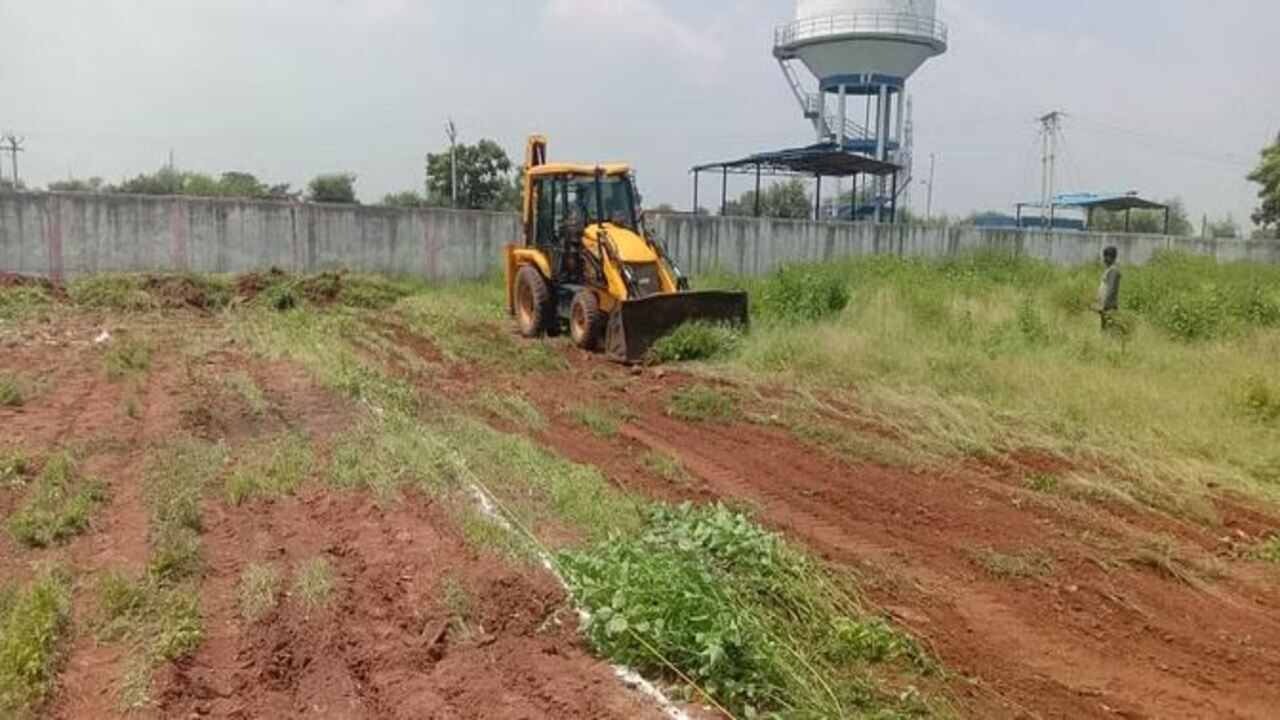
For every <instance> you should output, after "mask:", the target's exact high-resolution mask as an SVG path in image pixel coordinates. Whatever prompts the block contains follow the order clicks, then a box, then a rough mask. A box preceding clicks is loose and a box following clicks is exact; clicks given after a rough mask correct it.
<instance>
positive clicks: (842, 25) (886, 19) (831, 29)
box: [773, 12, 947, 47]
mask: <svg viewBox="0 0 1280 720" xmlns="http://www.w3.org/2000/svg"><path fill="white" fill-rule="evenodd" d="M862 33H866V34H884V35H906V36H912V37H925V38H928V39H929V40H932V41H935V42H940V43H942V44H944V45H945V44H946V43H947V26H946V24H945V23H943V22H942V21H940V20H936V19H934V18H931V17H926V16H924V15H913V14H910V13H885V12H864V13H853V14H847V15H830V16H827V17H816V18H805V19H804V20H796V21H795V22H793V23H789V24H787V25H783V26H782V27H780V28H778V29H777V30H776V31H774V36H773V41H774V46H775V47H786V46H788V45H794V44H795V43H798V42H804V41H805V40H813V39H815V38H823V37H829V36H832V35H854V34H862Z"/></svg>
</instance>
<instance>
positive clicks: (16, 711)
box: [0, 570, 71, 718]
mask: <svg viewBox="0 0 1280 720" xmlns="http://www.w3.org/2000/svg"><path fill="white" fill-rule="evenodd" d="M70 620H71V581H70V578H69V577H67V576H65V575H64V574H62V573H59V572H56V571H53V570H46V571H44V572H42V573H41V574H40V575H39V576H38V577H36V579H35V580H33V581H32V582H31V583H30V584H29V585H28V586H27V587H25V588H23V589H21V590H18V589H17V588H14V587H3V588H0V713H3V714H4V715H5V716H6V717H13V718H23V717H29V716H31V715H32V714H33V713H34V711H35V710H36V708H38V707H39V706H40V704H41V703H42V702H43V701H44V699H45V698H46V696H47V695H48V693H49V690H50V689H51V688H52V687H53V682H54V676H55V673H56V668H57V661H58V654H59V653H58V649H59V645H60V644H61V642H62V638H63V635H64V634H65V632H66V630H67V628H68V626H69V624H70Z"/></svg>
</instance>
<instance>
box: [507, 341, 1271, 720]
mask: <svg viewBox="0 0 1280 720" xmlns="http://www.w3.org/2000/svg"><path fill="white" fill-rule="evenodd" d="M575 364H580V363H575ZM609 374H610V375H611V377H610V380H612V382H610V381H608V380H606V381H604V382H599V381H591V380H588V379H587V373H584V372H582V369H578V370H577V371H576V372H572V373H563V374H558V375H556V374H543V375H539V376H538V377H536V378H530V379H527V380H525V381H522V382H520V383H519V385H520V386H521V387H522V388H523V389H524V391H525V393H526V395H527V396H529V397H530V398H531V399H533V400H534V401H535V403H536V404H538V405H539V406H540V407H541V408H542V409H543V410H544V412H545V413H546V414H547V415H548V417H550V418H553V427H552V428H551V429H550V430H549V431H547V432H544V433H536V434H535V436H536V437H537V439H539V441H540V442H543V443H544V444H550V445H552V446H553V447H554V448H555V449H556V450H557V451H559V452H561V453H562V454H565V455H566V456H568V457H570V458H572V459H574V460H576V461H578V462H584V463H589V464H593V465H596V466H598V467H600V468H601V469H602V470H604V471H605V472H606V473H609V474H610V475H611V476H616V474H617V472H618V471H617V470H616V468H618V467H619V466H620V465H624V464H625V463H626V459H627V458H630V457H633V456H634V455H635V453H637V452H643V451H646V450H649V449H652V450H657V451H660V452H663V453H666V454H669V455H672V456H674V457H677V458H679V459H680V460H681V461H682V462H683V463H684V465H685V466H686V468H687V469H688V470H689V471H690V472H691V473H692V474H693V475H695V476H696V477H697V478H698V479H699V480H700V481H701V483H702V485H701V487H694V488H688V489H685V490H684V491H683V494H684V495H685V497H688V498H693V499H703V498H705V497H706V496H707V495H711V496H713V497H718V498H723V499H726V500H730V501H738V500H744V499H745V500H748V501H750V502H753V503H755V504H756V505H757V506H758V508H759V509H760V511H761V513H762V517H763V519H764V520H765V521H766V522H768V523H769V524H771V525H774V526H775V527H778V528H779V529H781V530H784V531H785V532H787V533H788V534H790V535H792V536H793V537H797V538H799V539H801V540H803V541H804V542H805V543H806V544H808V545H809V546H810V547H813V548H814V549H815V550H817V551H818V552H819V553H821V554H822V555H823V556H824V557H826V558H828V559H829V560H833V561H835V562H837V563H840V564H845V565H849V566H852V567H857V568H861V569H863V570H864V571H868V570H869V571H870V574H871V575H872V576H873V580H874V581H873V582H872V583H871V584H870V587H869V588H868V592H869V594H870V596H871V598H872V599H873V600H874V601H875V602H876V603H877V604H878V605H880V606H881V607H884V608H886V609H887V610H888V611H889V612H891V613H892V614H894V615H895V616H897V617H898V619H899V621H900V622H902V623H903V624H904V625H907V626H908V627H911V629H912V630H913V631H914V632H915V633H916V634H917V636H920V637H922V638H923V639H924V640H925V641H926V642H927V643H929V644H931V645H932V646H933V647H934V648H935V649H936V652H937V653H938V654H939V655H940V656H941V659H942V660H943V661H944V663H945V664H946V665H947V666H948V667H949V668H950V669H951V670H954V671H956V672H958V673H960V674H961V675H963V676H969V677H973V678H976V679H977V680H978V684H977V687H976V689H975V688H974V686H972V685H969V684H965V683H957V684H956V688H957V694H958V695H959V696H960V698H961V701H962V702H964V703H966V704H967V706H968V711H969V712H970V713H971V714H972V715H973V716H975V717H1046V718H1049V717H1053V718H1078V717H1099V718H1102V717H1114V716H1116V715H1119V716H1121V717H1131V718H1143V717H1151V718H1163V717H1227V718H1270V717H1273V716H1274V708H1276V707H1280V688H1277V687H1276V686H1275V684H1274V682H1273V679H1274V678H1275V677H1280V619H1277V616H1276V613H1275V612H1274V609H1275V608H1277V607H1280V593H1278V592H1277V587H1276V584H1275V582H1274V580H1272V581H1270V582H1257V575H1256V573H1250V572H1248V571H1247V569H1246V571H1242V572H1236V573H1229V574H1228V575H1227V577H1224V578H1222V579H1220V580H1216V581H1211V582H1210V583H1209V585H1208V586H1207V587H1206V588H1205V589H1203V590H1200V589H1195V588H1191V587H1187V586H1184V585H1180V584H1177V583H1175V582H1172V581H1170V580H1168V579H1166V578H1163V577H1159V576H1157V575H1156V574H1154V573H1153V572H1149V571H1146V570H1141V569H1134V568H1130V567H1127V566H1119V567H1115V568H1112V569H1110V570H1108V569H1104V568H1103V567H1102V566H1101V565H1100V564H1099V562H1098V560H1099V551H1098V550H1097V549H1096V548H1094V547H1091V546H1089V545H1087V544H1086V543H1084V542H1082V541H1081V540H1080V538H1081V537H1082V536H1083V533H1085V532H1093V533H1097V532H1098V531H1099V530H1102V531H1103V532H1104V534H1107V535H1109V536H1114V537H1118V538H1119V539H1120V540H1121V541H1126V540H1127V541H1130V542H1132V541H1133V539H1134V537H1135V528H1134V527H1132V526H1131V525H1129V524H1126V523H1124V522H1123V520H1122V519H1120V518H1119V517H1118V516H1113V515H1110V514H1109V513H1104V514H1103V515H1104V517H1103V518H1101V519H1098V518H1094V517H1092V516H1093V515H1094V514H1093V513H1072V514H1065V515H1064V514H1063V513H1059V512H1056V511H1054V510H1052V509H1049V508H1046V507H1041V506H1039V505H1037V504H1035V503H1019V504H1015V503H1014V502H1012V501H1011V493H1013V492H1016V491H1015V490H1014V489H1013V488H1010V487H1009V486H1008V484H1005V483H1002V482H1000V480H998V479H995V478H991V477H983V476H981V475H978V474H975V473H971V472H968V471H966V470H964V469H957V471H956V473H955V474H954V475H949V476H939V475H937V474H922V473H917V472H910V471H904V470H901V469H896V468H886V467H879V466H874V465H866V466H853V467H851V466H850V465H849V464H848V463H847V462H843V461H837V460H836V459H834V458H830V457H827V456H826V455H825V454H824V453H822V452H820V451H816V450H814V449H811V448H809V447H806V446H804V445H801V444H799V443H798V442H796V441H795V440H794V439H793V438H791V437H790V436H789V435H785V434H782V433H778V432H775V431H772V430H768V429H764V428H760V427H757V426H749V425H732V426H715V425H704V424H689V423H684V422H680V421H676V420H673V419H671V418H668V417H666V415H665V413H664V411H663V408H662V402H663V400H664V399H665V396H666V395H667V394H668V393H669V391H670V390H671V389H673V388H674V387H678V386H680V385H683V384H688V383H689V382H690V379H689V378H684V377H679V376H674V377H673V376H668V377H667V378H665V379H662V378H658V379H657V380H656V381H655V379H654V378H652V377H651V376H645V377H643V378H632V379H631V380H630V381H629V384H628V385H627V386H626V387H625V388H622V389H620V388H619V387H618V385H619V383H618V382H617V380H618V378H621V377H623V375H622V373H620V372H613V373H609ZM584 385H585V386H586V387H584ZM584 396H593V397H600V398H605V399H606V400H607V401H608V402H611V403H616V404H618V405H620V406H623V407H627V408H629V409H630V410H632V411H633V412H636V413H637V415H638V419H636V420H635V421H632V422H630V423H628V424H626V425H625V427H624V429H623V437H622V438H620V439H616V440H613V441H602V440H600V439H599V438H594V437H592V436H591V435H590V434H589V433H587V432H586V431H585V430H584V429H583V428H581V427H578V426H576V425H575V424H574V423H572V422H570V421H567V420H566V419H565V418H563V416H560V415H559V413H561V412H562V411H563V409H564V408H563V407H561V405H560V404H561V403H562V402H563V398H566V397H584ZM626 476H627V480H628V482H629V483H630V484H632V486H633V487H635V486H636V485H635V483H637V478H639V482H640V483H642V484H640V485H639V487H643V489H644V490H645V491H646V492H650V493H656V494H657V495H658V496H659V497H668V496H669V495H670V494H671V493H672V487H671V485H670V483H667V482H665V481H657V480H655V479H654V478H652V477H651V476H650V477H648V478H647V479H646V478H644V474H643V473H639V474H636V473H626ZM1136 524H1137V525H1138V526H1139V527H1138V528H1136V529H1137V530H1139V531H1140V532H1139V533H1138V535H1139V536H1145V535H1146V533H1147V530H1146V528H1145V527H1142V526H1143V525H1148V523H1141V522H1139V523H1136ZM1099 525H1101V527H1099ZM1149 525H1151V526H1154V527H1157V528H1164V527H1168V526H1169V525H1170V523H1167V522H1166V521H1165V520H1163V519H1158V520H1156V521H1154V522H1150V523H1149ZM1182 530H1183V532H1182V534H1183V535H1192V536H1194V535H1198V534H1200V533H1197V532H1195V531H1190V530H1187V529H1185V528H1183V529H1182ZM983 548H992V549H995V550H998V551H1001V552H1005V553H1016V552H1020V551H1023V550H1031V549H1037V550H1044V551H1047V552H1049V553H1050V554H1051V555H1052V556H1053V557H1055V559H1056V561H1057V564H1056V569H1055V571H1054V572H1053V574H1052V575H1051V576H1050V577H1048V578H1044V579H1031V580H1024V581H1002V580H995V579H993V578H991V577H990V576H989V575H988V574H987V573H985V572H984V571H982V570H981V569H979V568H978V566H977V565H976V564H975V562H974V552H975V551H977V550H979V549H983Z"/></svg>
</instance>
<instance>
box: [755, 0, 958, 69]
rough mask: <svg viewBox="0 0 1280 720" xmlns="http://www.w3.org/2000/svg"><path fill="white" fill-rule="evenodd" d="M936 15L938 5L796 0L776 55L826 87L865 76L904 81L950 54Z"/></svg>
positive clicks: (905, 0)
mask: <svg viewBox="0 0 1280 720" xmlns="http://www.w3.org/2000/svg"><path fill="white" fill-rule="evenodd" d="M937 12H938V3H937V0H796V19H795V20H794V21H793V22H791V23H790V24H789V25H784V26H783V27H781V28H778V31H777V36H776V38H775V42H774V54H775V55H776V56H777V57H778V58H780V59H790V58H799V59H800V60H801V61H803V62H804V64H805V65H806V66H808V68H809V70H810V71H811V72H812V73H813V74H814V75H815V76H817V78H818V79H819V81H820V82H822V83H823V84H824V85H828V84H830V83H834V82H843V81H844V80H847V79H849V78H851V77H855V76H863V75H876V76H882V77H888V78H893V79H894V80H895V81H896V82H899V83H901V82H905V81H906V79H907V78H909V77H910V76H911V75H912V74H913V73H915V71H916V70H918V69H920V66H921V65H923V64H924V63H925V61H927V60H928V59H929V58H931V57H935V56H937V55H941V54H942V53H944V52H946V51H947V28H946V26H945V25H943V24H942V23H941V22H939V21H938V19H937Z"/></svg>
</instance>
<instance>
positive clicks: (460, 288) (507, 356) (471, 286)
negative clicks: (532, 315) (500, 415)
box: [396, 280, 566, 372]
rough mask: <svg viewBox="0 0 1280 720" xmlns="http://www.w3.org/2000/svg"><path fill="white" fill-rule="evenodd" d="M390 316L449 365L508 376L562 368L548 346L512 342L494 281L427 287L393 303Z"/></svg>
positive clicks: (502, 296)
mask: <svg viewBox="0 0 1280 720" xmlns="http://www.w3.org/2000/svg"><path fill="white" fill-rule="evenodd" d="M396 311H397V312H398V313H399V314H400V315H401V316H402V317H403V318H404V320H405V322H406V324H408V325H409V327H410V329H411V330H413V331H414V332H417V333H420V334H423V335H426V336H427V337H429V338H430V339H431V341H432V343H434V344H435V346H436V347H437V348H439V349H440V351H441V352H442V353H443V354H444V356H445V357H446V358H447V359H449V360H451V361H454V362H466V363H473V364H476V365H480V366H483V367H489V368H494V369H498V370H505V371H511V372H539V371H551V370H561V369H564V368H565V367H566V365H565V361H564V358H562V357H561V356H560V355H559V354H558V353H556V352H555V350H554V348H553V347H552V344H551V343H549V342H537V343H526V342H518V341H517V340H516V338H515V335H514V334H513V332H512V325H511V322H512V320H511V318H510V317H509V316H508V315H507V312H506V292H505V290H504V289H503V287H502V285H501V283H499V282H497V281H496V280H491V281H486V282H471V283H458V284H455V285H452V286H445V287H438V288H431V289H428V290H427V291H425V292H423V293H421V294H418V295H415V296H413V297H411V298H408V299H406V300H404V301H403V302H401V303H399V304H398V305H397V306H396Z"/></svg>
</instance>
